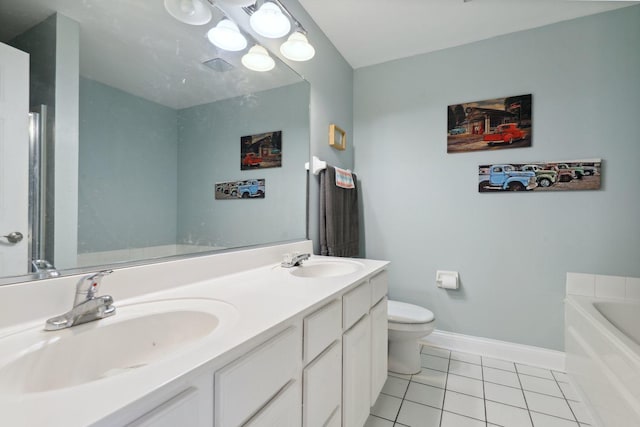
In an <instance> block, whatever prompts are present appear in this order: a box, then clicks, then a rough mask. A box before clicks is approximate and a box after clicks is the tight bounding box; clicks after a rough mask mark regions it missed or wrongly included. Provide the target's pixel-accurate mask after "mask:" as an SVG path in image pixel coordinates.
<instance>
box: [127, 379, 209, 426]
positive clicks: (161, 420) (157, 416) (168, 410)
mask: <svg viewBox="0 0 640 427" xmlns="http://www.w3.org/2000/svg"><path fill="white" fill-rule="evenodd" d="M197 394H198V390H197V389H196V388H194V387H190V388H188V389H187V390H185V391H183V392H182V393H180V394H178V395H177V396H174V397H173V398H171V399H170V400H168V401H166V402H164V403H163V404H161V405H159V406H158V407H156V408H155V409H153V410H152V411H149V412H147V413H146V414H145V415H143V416H142V417H140V418H138V419H137V420H135V421H134V422H132V423H130V424H127V426H128V427H174V426H178V425H179V426H184V427H195V426H198V425H200V424H201V423H200V419H199V410H200V409H201V408H200V405H199V402H198V396H197Z"/></svg>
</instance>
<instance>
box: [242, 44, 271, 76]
mask: <svg viewBox="0 0 640 427" xmlns="http://www.w3.org/2000/svg"><path fill="white" fill-rule="evenodd" d="M241 61H242V65H244V66H245V67H247V68H248V69H250V70H253V71H260V72H263V71H269V70H273V67H275V66H276V63H275V61H274V60H273V58H271V57H270V56H269V52H267V49H265V48H263V47H262V46H260V45H255V46H254V47H252V48H251V49H249V52H248V53H246V54H245V55H244V56H243V57H242V60H241Z"/></svg>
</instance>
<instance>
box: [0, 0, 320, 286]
mask: <svg viewBox="0 0 640 427" xmlns="http://www.w3.org/2000/svg"><path fill="white" fill-rule="evenodd" d="M164 3H165V2H163V1H162V0H153V1H149V0H83V1H76V0H2V1H1V2H0V43H2V44H5V45H9V46H12V47H14V48H17V49H19V50H21V51H24V52H27V53H28V54H29V61H30V75H29V105H30V107H31V110H32V111H33V112H36V113H38V114H37V115H34V117H36V118H37V119H33V121H32V124H31V128H30V131H31V134H32V137H31V138H30V139H31V143H32V144H36V142H37V140H38V138H37V136H39V137H40V141H41V142H40V145H39V146H40V147H42V150H41V156H42V159H41V165H40V166H39V167H38V169H37V170H36V169H35V168H34V167H33V166H30V165H29V164H24V168H23V169H22V171H20V172H19V173H24V174H29V175H28V177H29V181H30V183H31V182H32V181H40V185H41V188H42V191H41V192H42V195H41V197H40V196H38V194H35V195H34V194H33V193H34V191H33V190H32V191H31V193H32V198H31V201H30V202H25V203H29V209H30V210H31V211H32V212H30V215H29V220H28V221H29V222H38V220H39V221H40V223H41V225H40V226H37V227H32V231H31V232H27V231H23V230H14V229H13V228H12V229H6V230H5V229H4V228H5V226H6V227H13V226H12V225H7V224H2V223H0V226H2V227H3V228H2V229H0V234H2V235H4V234H6V233H5V231H6V232H7V233H8V232H13V231H21V232H22V234H23V235H24V236H25V238H24V240H23V241H21V242H19V243H16V244H10V243H8V242H5V241H3V242H1V243H0V251H5V252H10V251H12V250H14V249H15V250H18V249H20V248H22V251H23V252H25V253H26V254H27V255H26V257H23V256H20V257H19V260H18V261H17V262H15V261H11V262H6V261H5V262H4V264H3V263H2V262H0V283H15V282H21V281H27V280H33V279H37V278H42V276H43V274H40V276H38V275H37V274H35V275H34V274H33V273H32V272H31V271H30V269H31V264H32V263H31V261H32V260H35V259H37V258H45V259H46V260H47V261H50V262H51V263H52V264H53V265H54V266H55V268H56V269H57V270H58V271H60V272H61V273H62V274H65V273H72V272H73V273H75V272H78V271H84V270H89V269H95V268H102V267H104V266H114V265H123V264H122V263H124V265H127V264H130V263H140V262H149V261H150V260H151V261H157V260H159V259H164V258H166V257H174V256H184V255H188V254H201V253H208V252H211V251H228V250H233V249H238V248H244V247H249V246H257V245H264V244H271V243H276V242H285V241H293V240H300V239H304V238H305V237H306V171H305V169H304V164H305V162H307V161H308V158H309V84H308V82H306V81H305V80H304V79H302V78H301V77H300V76H299V75H298V74H296V73H295V72H294V71H293V70H291V69H290V68H289V67H288V66H286V65H285V64H284V63H283V62H281V61H280V60H278V58H277V57H275V56H274V55H272V57H273V58H274V60H275V62H276V66H275V68H274V69H273V70H271V71H269V72H256V71H251V70H248V69H246V68H244V67H243V66H242V64H241V58H242V56H243V55H244V54H245V53H246V52H247V50H248V48H249V47H251V46H252V45H253V44H255V41H254V40H252V39H251V37H250V36H249V35H248V34H247V33H246V32H244V33H243V34H244V35H245V37H247V39H248V47H247V48H246V49H244V50H243V51H239V52H226V51H223V50H221V49H218V48H216V47H215V46H214V45H213V44H211V43H210V42H209V40H208V38H207V32H208V31H209V30H210V29H211V28H212V27H214V26H215V25H216V24H217V22H218V21H220V20H221V19H222V18H223V17H224V15H223V12H222V11H221V10H219V9H218V8H216V7H214V6H213V5H212V4H210V3H209V2H207V1H202V5H204V7H205V8H206V10H207V11H209V12H210V14H211V19H210V20H208V22H207V23H206V24H200V25H191V24H188V23H185V22H182V21H181V20H178V19H176V18H175V17H174V16H172V15H171V14H170V13H169V10H168V8H166V7H165V4H164ZM169 3H176V2H169ZM179 3H180V2H177V4H179ZM187 12H189V11H187ZM209 12H207V14H208V13H209ZM189 13H190V12H189ZM0 59H1V61H0V64H2V62H3V61H4V62H6V61H8V59H6V58H0ZM0 68H1V67H0ZM0 78H2V76H1V73H0ZM2 119H3V118H2V117H0V122H1V121H2ZM25 123H26V118H25ZM38 125H39V131H38ZM264 135H272V136H273V135H278V136H279V138H280V139H279V141H278V144H277V145H276V144H275V143H273V141H272V139H273V138H264V137H262V138H261V136H264ZM242 138H244V139H243V140H244V141H246V140H247V138H249V140H251V141H252V142H253V143H252V147H251V149H250V151H252V153H253V154H255V156H256V157H262V158H263V162H262V164H259V163H258V162H254V163H252V164H251V165H250V166H251V167H249V168H246V167H245V168H242V163H243V158H242V157H241V139H242ZM34 141H36V142H34ZM25 143H26V141H25ZM36 145H37V144H36ZM244 154H245V155H246V150H245V151H244ZM275 158H277V159H278V160H279V161H269V160H270V159H271V160H274V159H275ZM12 160H15V159H12ZM16 163H19V164H22V160H20V161H19V162H16ZM267 166H271V167H267ZM1 168H2V164H1V163H0V169H1ZM37 177H38V178H39V180H38V179H36V178H37ZM8 179H12V178H11V177H9V178H8ZM256 182H260V183H261V184H263V187H262V188H261V189H260V191H252V192H249V193H247V194H245V193H244V192H242V191H237V190H239V189H240V188H241V187H242V188H243V189H244V187H251V185H252V184H254V183H256ZM220 183H231V184H229V185H232V186H235V189H236V192H235V194H234V196H233V197H232V196H231V195H230V194H227V195H226V197H217V196H216V184H220ZM225 185H226V184H225ZM218 188H225V187H224V186H218ZM218 196H220V195H218ZM22 199H26V196H25V197H21V200H22ZM37 205H40V206H39V208H38V206H37ZM28 221H27V219H25V224H27V222H28ZM25 226H26V227H28V225H25ZM38 236H40V237H38ZM36 250H38V251H36ZM2 258H3V256H2V253H0V259H2ZM43 269H44V268H43Z"/></svg>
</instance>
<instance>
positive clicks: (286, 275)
mask: <svg viewBox="0 0 640 427" xmlns="http://www.w3.org/2000/svg"><path fill="white" fill-rule="evenodd" d="M312 259H322V260H332V259H333V258H331V257H312ZM336 260H344V258H337V259H336ZM352 261H353V262H357V263H360V264H361V265H362V268H361V269H359V270H358V271H357V272H355V273H350V274H347V275H343V276H338V277H328V278H304V277H296V276H294V275H292V274H290V270H289V269H283V268H282V267H280V266H279V265H276V264H271V265H269V266H265V267H260V268H255V269H252V270H247V271H244V272H241V273H236V274H230V275H226V276H222V277H218V278H215V279H212V280H205V281H201V282H198V283H193V284H189V285H184V286H179V287H176V288H172V289H167V290H164V291H160V292H155V293H148V294H146V295H143V296H138V297H134V298H129V299H126V300H122V301H118V300H117V299H116V301H115V305H116V307H117V306H118V305H121V306H124V305H128V304H135V303H140V302H146V301H157V300H167V299H176V298H202V299H216V300H221V301H224V302H226V303H229V304H231V305H232V306H233V307H235V309H236V310H237V318H236V319H235V321H234V322H233V324H231V325H229V326H228V327H221V328H220V329H221V330H219V331H218V330H216V331H214V332H213V333H212V334H211V336H208V337H206V338H203V339H202V340H200V341H198V342H197V343H194V344H191V345H188V348H186V349H182V350H178V351H176V352H175V353H172V354H170V355H169V356H167V357H166V358H163V359H162V360H159V361H156V362H154V363H152V364H149V365H148V366H144V367H142V368H138V369H135V370H132V371H130V372H126V373H123V374H119V375H114V376H111V377H107V378H103V379H100V380H97V381H92V382H88V383H85V384H82V385H78V386H74V387H69V388H63V389H58V390H54V391H47V392H38V393H21V394H10V393H5V392H0V414H2V415H0V417H1V419H2V424H6V425H11V426H29V427H35V426H41V425H42V426H44V425H47V426H51V425H64V426H76V425H77V426H86V425H90V424H93V423H96V422H98V421H100V420H101V419H103V418H105V417H107V416H109V415H110V414H113V413H115V412H116V411H118V410H120V409H122V408H124V407H126V406H127V405H129V404H131V403H132V402H135V401H137V400H139V399H142V398H144V397H145V396H147V395H148V394H149V393H152V392H153V391H155V390H157V389H159V388H160V387H162V386H163V385H166V384H168V383H170V382H171V381H174V380H176V379H178V378H180V377H182V376H184V375H185V374H188V373H189V372H191V371H193V370H194V369H196V368H199V367H202V366H203V365H206V366H207V367H210V368H213V369H216V368H219V367H221V366H222V365H223V364H226V363H228V362H229V361H230V359H229V356H231V355H232V356H233V357H234V358H235V357H238V356H239V355H241V354H242V352H243V351H245V347H248V346H253V345H256V344H258V343H259V342H260V340H262V339H263V337H262V336H260V335H261V334H263V333H265V332H267V331H270V330H272V329H274V328H277V327H278V326H279V325H281V324H282V323H283V322H286V321H287V320H289V319H291V318H292V317H294V316H297V315H299V314H301V313H305V312H310V311H312V309H316V308H317V307H320V306H321V305H322V304H324V303H326V302H328V301H329V300H330V299H331V298H332V297H335V296H336V295H337V294H339V293H341V292H344V291H345V290H346V289H348V288H349V287H352V286H355V285H356V284H358V283H360V282H361V280H362V279H364V278H366V277H369V276H371V275H373V274H375V273H377V272H379V271H381V270H382V269H384V268H385V266H386V265H387V264H388V262H386V261H374V260H367V259H353V260H352ZM116 273H117V271H116ZM110 280H117V274H114V275H113V277H112V278H110ZM103 291H104V292H103V293H108V292H107V291H106V288H105V289H103ZM117 316H118V314H117V313H116V315H115V316H114V317H113V319H115V318H116V317H117ZM43 322H44V319H38V320H37V321H34V322H29V323H28V324H22V325H20V327H18V328H16V327H15V326H14V327H12V328H10V329H11V331H12V332H15V331H16V330H18V329H26V328H29V327H33V328H36V327H37V328H39V327H41V325H42V324H43ZM94 323H95V322H94ZM81 326H82V325H81ZM81 326H78V328H79V327H81ZM7 333H8V329H5V330H0V361H2V357H3V353H5V356H4V357H5V359H4V360H5V361H6V351H4V350H3V349H2V342H3V340H2V338H3V337H5V336H6V335H7ZM42 333H46V334H56V333H57V332H42ZM105 345H109V346H117V345H118V343H117V342H111V343H105ZM123 351H126V349H123ZM235 353H239V354H237V355H236V354H235ZM68 357H74V355H73V354H69V355H68ZM78 363H79V364H81V363H82V360H78Z"/></svg>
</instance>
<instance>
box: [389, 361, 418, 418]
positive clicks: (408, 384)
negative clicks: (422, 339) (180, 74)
mask: <svg viewBox="0 0 640 427" xmlns="http://www.w3.org/2000/svg"><path fill="white" fill-rule="evenodd" d="M420 351H422V349H420ZM421 365H422V364H421ZM420 367H421V368H422V366H420ZM412 378H413V375H411V376H409V382H407V388H405V389H404V394H403V395H402V401H401V402H400V406H399V407H398V412H396V417H395V418H394V419H393V424H394V425H395V424H396V423H397V422H398V417H399V416H400V411H401V410H402V405H404V400H405V397H407V392H408V391H409V386H410V385H411V379H412Z"/></svg>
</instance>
